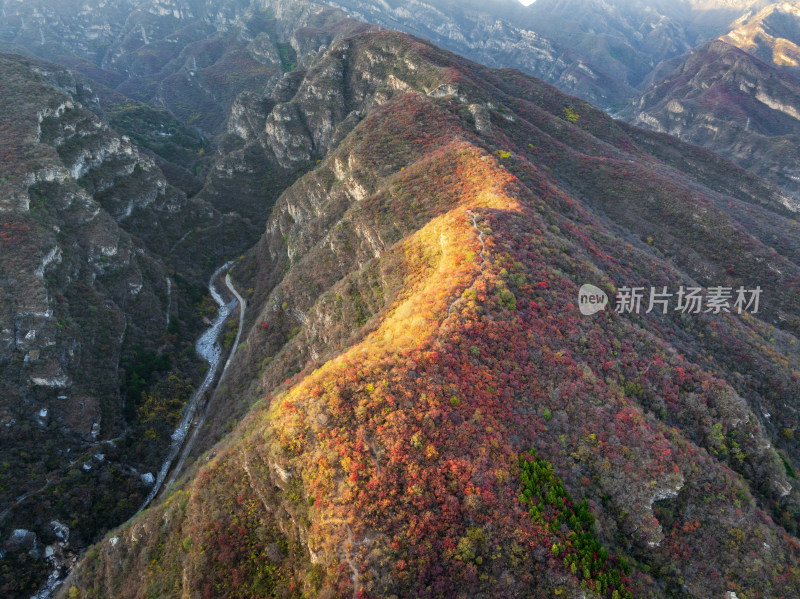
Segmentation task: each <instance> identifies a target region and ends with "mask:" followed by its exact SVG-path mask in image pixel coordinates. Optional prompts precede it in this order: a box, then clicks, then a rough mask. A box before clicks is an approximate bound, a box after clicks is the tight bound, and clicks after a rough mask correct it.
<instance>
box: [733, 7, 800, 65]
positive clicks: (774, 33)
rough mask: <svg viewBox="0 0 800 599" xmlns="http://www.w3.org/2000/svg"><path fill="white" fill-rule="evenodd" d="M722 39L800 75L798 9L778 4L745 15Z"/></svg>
mask: <svg viewBox="0 0 800 599" xmlns="http://www.w3.org/2000/svg"><path fill="white" fill-rule="evenodd" d="M722 40H723V41H726V42H728V43H729V44H732V45H734V46H736V47H738V48H741V49H742V50H744V51H745V52H748V53H750V54H752V55H753V56H756V57H757V58H760V59H761V60H763V61H764V62H766V63H769V64H773V65H775V66H777V67H780V68H783V69H785V70H787V71H789V72H792V73H793V74H794V75H795V76H796V75H797V74H798V73H800V6H798V5H797V3H792V2H779V3H777V4H771V5H769V6H767V7H766V8H764V9H762V10H760V11H758V12H755V14H753V13H752V12H750V13H748V14H745V15H743V16H742V17H740V18H739V19H737V20H736V21H735V22H734V23H733V25H732V27H731V31H730V32H728V33H727V34H726V35H725V36H723V37H722Z"/></svg>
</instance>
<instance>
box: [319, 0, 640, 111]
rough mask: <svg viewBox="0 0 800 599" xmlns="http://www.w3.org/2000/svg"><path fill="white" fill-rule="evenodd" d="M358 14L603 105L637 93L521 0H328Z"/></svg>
mask: <svg viewBox="0 0 800 599" xmlns="http://www.w3.org/2000/svg"><path fill="white" fill-rule="evenodd" d="M328 4H331V5H332V6H337V7H340V8H342V9H344V10H346V11H347V12H349V13H350V14H352V15H354V16H355V17H357V18H359V19H363V20H365V21H367V22H370V23H377V24H379V25H381V26H383V27H386V28H388V29H396V30H401V31H405V32H407V33H411V34H414V35H418V36H420V37H423V38H425V39H428V40H430V41H432V42H433V43H435V44H437V45H439V46H441V47H443V48H447V49H449V50H452V51H454V52H458V53H459V54H462V55H464V56H467V57H469V58H472V59H473V60H477V61H479V62H481V63H483V64H487V65H489V66H493V67H515V68H518V69H520V70H523V71H526V72H528V73H530V74H531V75H534V76H536V77H539V78H541V79H543V80H545V81H547V82H549V83H551V84H553V85H555V86H557V87H558V88H559V89H562V90H564V91H566V92H567V93H571V94H575V95H577V96H579V97H582V98H584V99H586V100H588V101H590V102H592V103H594V104H596V105H598V106H604V107H605V106H620V105H622V104H624V103H625V101H626V100H627V99H628V98H629V97H630V96H631V95H633V90H632V89H631V88H630V87H629V86H628V85H627V84H625V83H624V82H623V81H621V80H619V79H617V78H615V77H612V76H609V75H608V74H607V73H604V72H603V71H602V70H600V69H597V68H594V67H591V66H589V63H587V61H586V58H585V57H584V56H581V54H580V53H576V52H573V51H572V48H571V47H570V46H569V45H565V44H561V43H556V42H554V41H553V40H552V39H548V38H547V37H545V36H543V35H542V34H541V32H540V31H539V30H538V29H537V27H536V25H537V21H536V20H535V19H531V18H530V14H529V13H528V11H527V10H526V9H525V8H524V7H523V6H521V5H520V4H519V3H518V2H517V1H516V0H498V1H496V2H491V3H486V2H481V1H470V2H463V1H458V0H425V1H419V0H414V1H413V2H410V3H409V2H394V1H393V2H382V1H378V0H329V1H328Z"/></svg>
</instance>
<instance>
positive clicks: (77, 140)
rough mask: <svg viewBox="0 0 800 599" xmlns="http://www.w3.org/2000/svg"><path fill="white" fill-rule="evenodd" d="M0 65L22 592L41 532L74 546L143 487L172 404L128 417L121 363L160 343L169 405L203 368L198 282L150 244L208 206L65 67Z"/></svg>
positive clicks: (2, 351)
mask: <svg viewBox="0 0 800 599" xmlns="http://www.w3.org/2000/svg"><path fill="white" fill-rule="evenodd" d="M0 72H1V73H2V86H0V105H1V106H2V109H1V110H0V145H2V148H3V150H2V152H1V153H0V173H2V175H1V176H0V247H1V248H2V251H0V256H2V258H1V259H0V297H1V298H2V299H1V300H0V423H2V424H1V425H0V444H2V447H3V468H2V469H0V505H2V510H1V511H0V525H1V526H2V541H3V547H2V554H3V559H2V569H1V571H0V589H1V591H2V594H3V595H4V596H9V597H14V596H26V597H27V596H30V594H31V592H32V591H34V590H35V589H36V588H37V587H38V583H39V582H40V580H38V576H39V575H40V573H41V571H42V569H43V568H44V567H45V561H44V558H45V545H51V550H52V549H53V548H56V550H57V551H58V552H62V551H63V552H65V553H67V552H71V551H79V550H81V549H83V548H85V546H86V545H87V544H88V543H90V542H92V541H93V540H94V539H95V537H96V535H97V534H98V533H102V532H104V531H105V530H107V529H108V528H109V527H111V526H114V525H115V524H117V523H119V522H120V521H121V520H122V519H123V518H126V517H129V516H130V515H131V514H132V513H133V511H134V508H135V504H136V503H137V502H138V501H141V499H143V497H144V495H145V494H146V493H147V485H146V484H145V482H143V481H142V480H141V479H140V476H141V475H142V474H144V473H145V472H147V471H148V470H150V469H154V468H156V467H157V464H158V461H159V459H160V453H161V451H162V450H163V445H164V443H165V442H168V439H169V434H170V432H171V431H170V430H168V423H169V420H170V418H171V417H172V416H171V415H169V416H167V418H166V419H165V420H164V422H162V423H158V424H156V425H154V424H153V423H149V424H148V423H145V422H143V421H137V419H136V418H135V417H133V415H134V414H135V413H136V411H137V409H138V408H139V405H138V397H135V396H134V395H133V394H130V393H128V394H125V393H124V392H123V391H122V390H121V386H122V385H121V379H124V378H125V370H124V369H123V368H121V362H124V358H125V356H130V355H131V354H132V353H136V352H137V351H138V352H141V353H142V354H145V355H151V354H150V353H148V352H153V353H152V356H153V358H155V356H156V353H155V352H157V353H158V354H159V359H160V362H159V364H160V367H158V368H155V370H158V371H163V372H164V373H165V374H166V373H169V374H171V375H175V377H176V380H178V377H179V378H180V380H181V386H179V387H181V388H180V389H174V390H173V392H172V394H169V395H168V397H166V398H165V397H163V396H160V397H156V396H154V398H153V404H154V406H153V407H154V408H155V407H159V408H162V409H163V406H160V405H159V404H160V403H165V402H166V401H167V400H168V401H171V402H177V404H178V406H177V410H179V409H180V405H181V402H182V401H185V399H186V398H185V390H186V388H185V385H187V384H190V383H191V381H192V379H193V378H194V376H195V375H196V374H197V370H199V366H200V365H199V363H198V362H197V361H196V360H194V359H193V357H192V356H193V352H192V351H191V346H192V342H191V340H192V339H193V337H194V336H195V335H196V334H197V332H198V331H199V327H198V323H197V321H196V313H195V314H193V312H194V309H193V302H192V301H191V299H190V297H191V294H192V293H196V291H195V290H194V289H192V288H191V286H190V285H187V284H184V283H182V282H180V281H179V280H178V279H175V285H172V281H171V280H170V281H168V278H169V276H170V275H171V274H172V273H171V271H170V270H169V269H168V267H167V266H166V264H164V260H163V257H162V256H159V254H158V253H157V250H158V248H159V246H160V245H161V243H165V244H166V245H167V246H168V244H169V240H170V238H172V239H175V238H177V236H179V235H180V232H181V228H182V227H183V226H187V227H193V226H195V225H197V224H198V223H203V222H206V221H205V218H206V217H207V214H208V213H209V212H211V213H212V214H211V216H213V211H212V210H211V209H210V208H209V207H208V206H207V205H206V206H198V205H196V203H190V202H187V200H186V198H185V196H183V195H182V194H181V193H180V192H179V191H177V190H175V189H173V188H171V187H170V186H169V185H168V184H167V183H166V181H165V179H164V176H163V174H162V173H161V172H160V170H159V169H158V167H157V166H156V165H155V164H154V162H153V161H152V160H151V159H150V158H149V157H148V156H147V155H146V154H143V153H141V152H139V150H138V149H137V148H136V147H135V146H134V145H133V144H132V143H131V142H130V140H129V139H128V138H127V137H120V136H118V135H117V133H115V132H114V131H113V130H111V129H110V128H109V127H108V126H107V124H106V123H105V122H103V121H102V120H100V119H99V118H98V117H97V115H96V114H95V113H93V112H92V111H90V110H89V108H90V107H93V106H94V107H96V105H97V97H96V96H94V95H93V93H92V90H91V89H90V88H89V87H88V86H86V85H84V83H82V82H80V81H79V80H76V78H75V77H74V76H73V75H72V73H70V72H69V71H66V70H65V69H63V68H62V67H57V66H55V65H52V64H49V63H44V62H42V61H38V60H29V59H24V58H21V57H19V56H15V55H5V54H4V55H0ZM136 232H141V233H142V237H144V238H145V239H155V238H158V239H160V240H161V243H154V244H153V250H152V251H151V250H150V249H147V248H146V246H145V244H144V242H143V239H142V237H139V236H136ZM165 315H166V316H165ZM171 319H174V320H171ZM168 324H169V325H170V327H169V330H168ZM187 341H188V342H187ZM187 349H188V350H189V351H188V353H186V354H185V359H184V360H182V361H181V363H180V364H177V363H174V362H173V363H172V364H170V358H169V356H172V357H176V356H178V355H181V354H182V353H184V352H186V350H187ZM139 372H140V373H143V372H144V371H142V370H140V371H139ZM153 374H154V373H152V372H149V373H147V374H143V376H145V377H147V378H148V380H147V381H145V380H142V384H143V385H144V383H145V382H147V385H144V387H143V389H144V390H148V391H152V390H153V389H154V388H153V389H151V388H150V383H151V382H154V379H155V378H158V377H154V376H153ZM162 391H163V390H162ZM172 409H173V411H174V410H175V406H174V404H173V405H172ZM147 429H150V435H151V436H150V437H149V441H148V444H147V446H146V447H143V446H141V444H140V441H139V439H140V437H141V435H142V434H143V433H144V432H145V431H146V430H147ZM137 470H138V471H137ZM15 530H17V531H22V532H19V533H14V532H13V531H15ZM34 535H38V537H37V536H34ZM67 541H68V544H67ZM56 543H61V544H60V545H57V544H56Z"/></svg>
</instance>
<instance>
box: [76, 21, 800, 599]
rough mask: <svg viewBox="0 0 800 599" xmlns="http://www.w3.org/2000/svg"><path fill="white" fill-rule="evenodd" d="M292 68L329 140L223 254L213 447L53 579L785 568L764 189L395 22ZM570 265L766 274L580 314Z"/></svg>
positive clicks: (294, 107)
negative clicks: (718, 302)
mask: <svg viewBox="0 0 800 599" xmlns="http://www.w3.org/2000/svg"><path fill="white" fill-rule="evenodd" d="M298 79H299V81H298V82H297V84H296V85H294V86H292V87H291V90H292V91H291V92H287V96H286V97H285V99H283V100H282V101H283V102H286V103H288V104H289V108H290V109H291V112H289V108H284V109H281V110H284V111H285V112H281V111H280V110H279V111H278V112H274V113H273V114H274V116H278V115H281V119H280V122H279V123H276V124H275V126H276V127H278V126H280V129H279V130H280V131H283V132H284V134H283V135H273V136H272V138H273V140H274V139H277V140H282V143H283V144H284V149H286V150H292V151H294V152H298V153H301V154H302V153H303V152H304V151H305V149H306V148H309V147H312V145H313V147H314V148H319V149H320V157H319V158H318V160H319V161H320V162H319V164H317V165H316V166H315V167H313V168H312V169H311V170H310V172H308V173H307V174H305V175H304V176H302V177H301V178H300V179H299V180H298V181H297V182H296V183H295V184H294V185H292V186H291V187H290V188H289V189H287V190H286V191H285V192H284V193H283V194H282V196H281V197H280V198H279V200H278V201H277V203H276V204H275V207H274V208H273V209H272V212H271V215H270V216H269V219H268V221H267V225H266V231H265V233H264V235H263V237H262V239H261V241H260V242H259V244H258V245H257V246H256V247H255V248H254V249H253V250H251V251H250V252H249V253H248V254H247V255H246V256H245V258H244V259H243V260H242V261H241V262H240V263H239V264H238V265H237V267H236V269H235V275H236V280H237V285H239V286H240V287H242V288H247V287H250V288H252V294H251V296H250V297H251V307H250V308H249V315H250V316H249V319H248V333H247V335H246V338H245V340H244V342H243V344H242V346H241V347H240V350H239V352H237V357H236V360H235V363H234V364H233V366H232V369H231V371H230V372H229V375H228V378H227V380H226V384H225V385H224V386H223V388H222V389H221V393H220V397H219V398H218V399H217V404H216V405H215V406H214V410H213V417H212V422H211V426H210V427H209V430H207V431H206V432H205V447H207V448H208V451H207V452H206V453H204V454H202V455H199V456H197V460H196V462H195V465H194V466H193V467H192V469H191V470H190V472H189V474H188V475H187V476H186V477H184V479H183V482H182V484H181V485H180V488H178V489H176V490H174V491H173V492H172V493H171V494H169V495H168V496H167V497H165V498H163V499H162V501H160V502H159V503H157V504H155V505H154V506H153V507H151V508H150V509H148V510H147V511H146V512H144V513H143V514H141V515H140V516H138V517H137V518H135V519H134V520H133V521H131V522H129V523H128V524H126V525H125V526H123V527H121V528H120V529H118V530H115V531H113V532H112V533H110V534H109V536H108V537H107V538H106V539H105V540H104V541H103V542H102V543H101V544H99V545H98V546H96V547H95V548H93V549H91V550H90V551H89V552H88V553H87V555H86V556H85V558H84V559H83V561H82V562H81V564H80V565H79V567H78V569H77V570H76V572H75V573H74V575H73V576H72V577H71V579H70V580H69V581H68V582H67V583H66V584H65V585H64V587H63V590H62V593H63V595H64V596H69V597H146V596H157V597H179V596H180V597H183V596H206V597H255V596H258V597H262V596H263V597H267V596H276V597H291V596H297V597H300V596H315V597H338V596H363V597H390V596H397V597H400V596H415V597H417V596H420V597H422V596H430V597H458V596H463V597H517V596H526V597H540V596H541V597H549V596H553V594H556V595H564V596H576V597H577V596H581V595H586V596H587V597H589V596H593V597H610V598H612V599H613V598H614V597H623V596H630V595H631V594H632V595H633V596H637V597H673V596H689V597H724V596H725V595H726V593H735V594H736V596H737V597H747V598H751V597H781V596H783V597H792V596H795V595H797V594H798V588H800V580H798V577H797V572H798V567H799V566H800V563H798V562H799V561H800V553H799V552H800V545H798V541H797V538H796V535H797V530H798V524H799V523H798V519H797V518H798V513H799V512H800V510H798V499H800V495H799V494H798V490H797V489H796V488H795V487H796V486H797V485H796V467H797V466H800V452H798V447H797V443H796V440H795V429H796V428H797V426H798V422H797V416H796V412H795V411H794V406H795V405H796V402H797V398H798V396H799V395H800V347H798V343H797V335H798V334H800V318H799V317H800V314H798V305H800V302H798V294H799V293H800V288H799V287H798V281H800V237H799V236H798V235H799V232H798V228H797V222H796V220H794V219H795V218H796V214H795V213H793V212H791V211H790V209H789V208H787V207H786V206H785V205H784V204H783V203H782V201H781V200H782V195H781V193H780V192H779V191H777V190H776V189H775V188H773V187H771V186H770V185H769V184H768V183H765V182H764V181H762V180H760V179H757V178H756V177H755V176H753V175H751V174H749V173H747V172H746V171H744V170H741V169H738V168H737V167H735V166H733V165H732V164H731V163H728V162H726V161H724V160H722V159H720V158H719V157H717V156H715V155H713V154H711V153H709V152H706V151H703V150H700V149H698V148H696V147H694V146H687V145H684V144H682V143H681V142H678V141H676V140H675V139H673V138H669V137H667V136H664V135H658V134H652V133H647V132H645V131H642V130H639V129H635V128H633V127H630V126H628V125H624V124H620V123H616V122H614V121H613V120H612V119H610V118H609V117H608V116H607V115H605V114H603V113H602V112H600V111H598V110H596V109H593V108H592V107H590V106H589V105H587V104H585V103H583V102H581V101H579V100H577V99H575V98H573V97H569V96H565V95H563V94H561V93H559V92H557V91H556V90H555V89H554V88H552V87H550V86H548V85H546V84H543V83H541V82H539V81H536V80H534V79H531V78H529V77H526V76H524V75H521V74H520V73H518V72H515V71H510V70H502V71H492V70H489V69H487V68H485V67H481V66H479V65H476V64H473V63H470V62H468V61H466V60H464V59H460V58H458V57H456V56H454V55H451V54H448V53H446V52H443V51H441V50H438V49H436V48H435V47H433V46H431V45H428V44H427V43H423V42H421V41H418V40H416V39H414V38H410V37H407V36H404V35H401V34H397V33H392V32H380V33H368V34H361V35H356V36H354V37H350V38H346V39H343V40H339V41H337V42H335V43H334V44H332V46H331V47H330V48H329V49H328V50H327V51H325V52H324V53H322V54H321V55H319V56H318V57H317V58H315V59H314V60H313V61H312V62H311V63H310V64H309V65H308V67H307V69H304V72H303V73H302V74H300V75H298ZM342 123H345V124H342ZM276 130H278V129H276ZM334 132H336V133H334ZM287 155H288V154H287ZM244 160H245V162H244V163H243V164H244V165H245V166H247V165H248V164H249V163H248V162H247V161H246V158H245V159H244ZM587 282H589V283H593V284H595V285H597V286H599V287H600V288H601V289H602V290H604V291H605V292H606V293H607V294H608V295H609V296H611V297H612V299H613V297H614V295H615V293H616V292H617V291H618V290H619V289H621V288H623V287H626V286H629V287H631V286H641V287H647V288H649V287H651V286H653V287H658V288H661V287H664V286H666V287H668V288H670V289H672V290H674V291H676V292H677V290H678V288H679V287H680V286H681V285H683V286H698V287H703V288H710V287H714V286H720V285H721V286H727V287H732V288H737V287H739V286H746V287H748V288H754V287H755V286H760V287H761V288H762V289H763V297H762V305H761V310H760V311H759V313H757V314H755V315H748V314H743V315H739V314H736V313H720V314H714V313H703V314H685V313H681V312H676V311H674V310H669V311H668V312H667V313H666V314H662V313H661V312H660V311H659V310H656V311H652V312H650V313H648V314H645V313H644V311H642V313H641V314H639V315H635V314H618V313H616V312H614V311H613V310H608V311H605V312H601V313H599V314H597V315H595V316H594V317H589V316H583V315H582V314H581V313H580V312H579V310H578V307H577V301H578V290H579V288H580V287H581V285H583V284H584V283H587ZM245 411H246V412H247V414H246V416H245V417H244V418H242V419H240V415H242V414H244V412H245ZM240 420H241V421H240ZM229 429H230V432H229V433H228V434H225V435H224V436H223V434H224V433H225V432H226V431H228V430H229ZM220 438H221V440H220V441H219V442H218V443H217V444H215V445H213V446H212V445H211V443H212V442H213V441H214V440H216V439H220ZM530 450H534V451H533V453H531V452H530ZM584 500H585V502H584Z"/></svg>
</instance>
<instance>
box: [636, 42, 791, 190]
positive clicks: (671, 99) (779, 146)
mask: <svg viewBox="0 0 800 599" xmlns="http://www.w3.org/2000/svg"><path fill="white" fill-rule="evenodd" d="M798 106H800V79H795V78H794V77H792V76H791V75H789V74H786V73H783V72H781V71H778V70H776V69H775V68H773V67H771V66H770V65H768V64H766V63H764V62H761V61H760V60H758V59H757V58H754V57H753V56H751V55H750V54H748V53H746V52H743V51H741V50H739V49H738V48H735V47H733V46H731V45H729V44H727V43H725V42H723V41H714V42H710V43H709V44H707V45H705V46H703V47H702V48H699V49H698V50H696V51H693V52H691V53H690V54H689V55H688V56H687V57H686V58H685V59H684V60H683V62H682V63H681V64H680V65H679V66H678V67H677V68H676V69H675V70H674V71H673V72H672V73H671V74H670V75H668V76H667V77H666V78H664V79H662V80H660V81H658V82H656V83H654V84H653V85H652V86H651V87H650V88H649V89H648V90H647V91H646V92H645V93H644V95H643V96H642V97H641V98H640V99H639V100H638V101H637V102H636V103H634V104H633V105H632V106H631V107H630V108H629V109H627V110H626V111H624V112H623V113H622V116H623V117H624V118H626V119H627V120H629V121H631V122H632V123H634V124H637V125H640V126H644V127H648V128H651V129H654V130H657V131H664V132H667V133H669V134H671V135H675V136H677V137H680V138H682V139H685V140H687V141H690V142H692V143H696V144H700V145H703V146H706V147H708V148H711V149H713V150H714V151H716V152H718V153H720V154H721V155H723V156H726V157H728V158H730V159H732V160H733V161H735V162H736V163H738V164H739V165H741V166H743V167H745V168H748V169H751V170H753V171H754V172H756V173H758V174H759V175H761V176H762V177H764V178H765V179H767V180H769V181H772V182H774V183H776V184H778V185H780V186H781V187H782V188H783V189H785V190H786V191H787V194H788V195H789V196H790V197H789V199H787V202H791V203H792V204H793V205H798V203H800V169H799V168H798V164H797V160H796V159H795V156H797V153H798V151H800V137H798V134H800V112H798V109H797V107H798Z"/></svg>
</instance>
